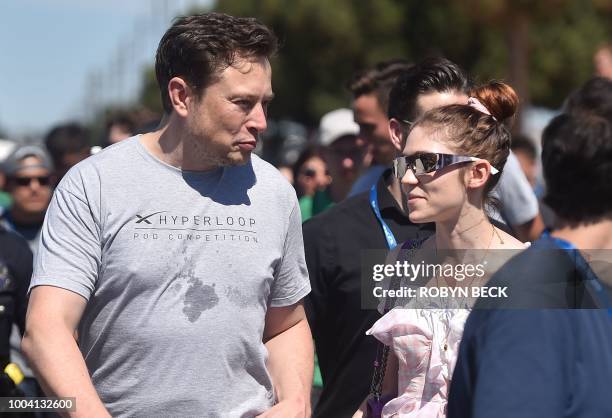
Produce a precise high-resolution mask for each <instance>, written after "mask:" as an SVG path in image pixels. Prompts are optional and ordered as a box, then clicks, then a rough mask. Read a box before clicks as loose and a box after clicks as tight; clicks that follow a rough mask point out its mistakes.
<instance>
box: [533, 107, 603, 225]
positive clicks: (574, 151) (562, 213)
mask: <svg viewBox="0 0 612 418" xmlns="http://www.w3.org/2000/svg"><path fill="white" fill-rule="evenodd" d="M542 165H543V169H544V178H545V180H546V196H545V197H544V201H545V202H546V203H547V204H548V205H549V206H550V207H551V209H552V210H553V211H554V212H555V213H556V214H557V215H558V216H559V217H560V218H562V219H564V220H567V221H570V222H592V221H597V220H599V219H601V218H602V217H604V216H609V215H610V214H612V182H611V181H610V179H612V121H610V120H608V119H606V118H604V117H602V116H600V115H598V114H597V110H594V111H593V112H592V113H591V114H588V113H587V112H584V111H583V112H580V113H564V114H561V115H559V116H557V117H556V118H554V119H553V120H552V121H551V122H550V124H549V125H548V126H547V127H546V129H545V130H544V133H543V135H542Z"/></svg>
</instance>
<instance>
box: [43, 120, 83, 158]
mask: <svg viewBox="0 0 612 418" xmlns="http://www.w3.org/2000/svg"><path fill="white" fill-rule="evenodd" d="M45 146H46V147H47V150H48V151H49V154H51V158H52V159H53V163H54V164H55V166H56V167H59V166H61V165H62V159H63V157H64V156H65V155H66V154H73V153H77V152H82V151H83V150H85V149H88V148H89V147H90V143H89V131H88V130H87V129H86V128H84V127H83V126H81V125H79V124H78V123H74V122H71V123H66V124H63V125H58V126H55V127H54V128H52V129H51V131H49V133H48V134H47V136H46V137H45Z"/></svg>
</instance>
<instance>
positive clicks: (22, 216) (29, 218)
mask: <svg viewBox="0 0 612 418" xmlns="http://www.w3.org/2000/svg"><path fill="white" fill-rule="evenodd" d="M7 215H8V217H9V220H10V221H11V222H12V223H13V224H16V225H22V226H35V225H39V224H42V223H43V221H44V220H45V213H44V212H42V213H27V212H23V211H20V210H19V209H17V208H15V207H13V208H12V209H11V211H10V212H9V213H8V214H7Z"/></svg>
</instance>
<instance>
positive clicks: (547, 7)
mask: <svg viewBox="0 0 612 418" xmlns="http://www.w3.org/2000/svg"><path fill="white" fill-rule="evenodd" d="M214 9H215V10H217V11H222V12H226V13H230V14H235V15H242V16H256V17H257V18H258V19H260V20H261V21H262V22H264V23H266V24H267V25H269V26H271V27H272V28H273V29H274V31H275V32H276V33H277V35H278V36H279V38H280V40H281V50H280V53H279V55H278V57H277V58H275V60H274V62H273V63H272V64H273V71H274V77H273V83H274V90H275V92H276V98H275V99H274V102H273V103H272V105H271V108H270V115H271V117H273V118H276V119H279V118H287V119H293V120H297V121H299V122H302V123H305V124H307V125H309V126H315V125H316V124H317V123H318V120H319V118H320V116H321V115H322V114H324V113H325V112H327V111H329V110H331V109H333V108H337V107H345V106H347V105H348V104H349V100H350V97H349V94H348V92H347V90H346V89H345V85H346V82H347V81H348V80H349V79H350V78H351V76H352V74H354V73H355V72H356V71H357V70H359V69H362V68H365V67H367V66H370V65H372V64H374V63H376V62H378V61H380V60H385V59H390V58H397V57H403V58H407V59H411V60H413V61H419V60H420V59H422V58H424V57H426V56H429V55H444V56H446V57H448V58H449V59H451V60H453V61H455V62H457V63H459V64H460V65H462V66H463V67H465V68H466V69H467V70H468V71H469V72H470V73H471V74H477V75H478V78H479V79H480V80H482V81H484V80H488V79H491V78H497V79H505V80H508V81H509V82H510V83H511V84H513V85H514V87H515V88H517V90H518V91H519V93H520V95H521V98H522V100H523V101H524V102H525V103H533V104H536V105H542V106H548V107H552V108H557V107H559V105H560V104H561V102H562V100H563V98H565V97H566V96H567V94H568V93H569V92H570V91H571V90H573V89H575V88H577V87H578V86H579V85H580V84H581V83H582V82H584V81H585V80H586V79H587V78H589V77H590V76H591V74H592V72H593V67H592V55H593V52H594V50H595V48H596V47H597V46H598V45H599V44H601V43H602V42H603V41H606V40H610V39H612V2H610V1H609V0H540V1H537V2H533V1H528V0H466V1H461V2H459V1H453V0H438V1H435V2H424V1H419V0H353V1H351V0H336V1H334V2H329V1H324V0H258V1H253V0H218V1H217V3H216V5H215V7H214ZM200 11H202V10H200ZM141 101H142V102H143V103H145V104H146V105H147V107H150V108H157V109H161V106H160V104H159V92H158V87H157V84H156V82H155V76H154V71H153V70H152V69H150V70H148V71H147V73H146V75H145V76H144V80H143V89H142V94H141ZM156 106H157V107H156Z"/></svg>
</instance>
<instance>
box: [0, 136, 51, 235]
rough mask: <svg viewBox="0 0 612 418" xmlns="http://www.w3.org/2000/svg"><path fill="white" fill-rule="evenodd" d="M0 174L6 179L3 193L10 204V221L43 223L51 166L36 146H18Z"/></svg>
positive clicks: (47, 158) (46, 157)
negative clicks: (10, 198) (3, 174)
mask: <svg viewBox="0 0 612 418" xmlns="http://www.w3.org/2000/svg"><path fill="white" fill-rule="evenodd" d="M0 170H2V171H3V172H4V173H5V175H6V178H7V181H6V190H7V191H8V192H9V193H10V194H11V197H12V200H13V205H12V206H11V209H10V217H11V218H12V221H13V222H15V223H20V224H34V223H39V222H42V221H43V219H44V217H45V212H46V210H47V207H48V206H49V202H50V200H51V195H52V188H53V185H54V183H55V181H54V178H53V164H52V162H51V158H50V157H49V156H48V155H47V153H46V152H45V151H44V150H43V149H42V148H41V147H38V146H35V145H22V146H18V147H17V148H15V150H14V151H13V152H12V153H11V155H9V156H8V158H7V159H6V160H5V161H4V162H3V163H2V166H1V167H0Z"/></svg>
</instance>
